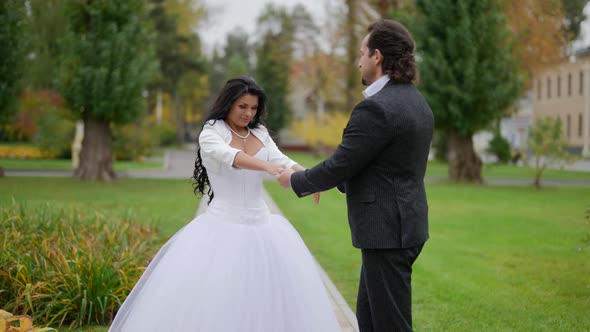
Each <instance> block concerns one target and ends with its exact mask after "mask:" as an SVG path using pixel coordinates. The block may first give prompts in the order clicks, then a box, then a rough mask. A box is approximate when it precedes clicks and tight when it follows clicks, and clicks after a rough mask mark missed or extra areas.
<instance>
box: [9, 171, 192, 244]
mask: <svg viewBox="0 0 590 332" xmlns="http://www.w3.org/2000/svg"><path fill="white" fill-rule="evenodd" d="M0 188H1V190H0V204H8V203H9V202H10V201H11V200H12V199H13V198H14V199H15V200H16V201H17V202H24V203H26V204H27V205H29V206H35V205H40V204H49V205H51V206H54V207H69V206H72V205H73V206H76V207H80V208H85V209H90V210H94V211H98V212H100V213H103V214H107V215H108V214H122V213H134V214H136V215H137V216H138V217H140V219H141V220H144V221H145V222H146V223H153V224H154V223H155V224H157V225H158V226H159V227H160V228H161V229H162V231H163V232H164V234H166V235H172V234H173V233H174V232H176V231H177V230H178V229H180V228H181V227H182V226H184V225H185V224H186V223H188V222H189V221H190V220H192V218H193V217H194V215H195V212H196V210H197V207H198V204H199V199H198V198H197V197H196V196H194V195H193V193H192V185H191V182H190V181H188V180H167V179H120V180H117V181H113V182H109V183H96V182H86V181H81V180H79V179H75V178H36V177H4V178H0Z"/></svg>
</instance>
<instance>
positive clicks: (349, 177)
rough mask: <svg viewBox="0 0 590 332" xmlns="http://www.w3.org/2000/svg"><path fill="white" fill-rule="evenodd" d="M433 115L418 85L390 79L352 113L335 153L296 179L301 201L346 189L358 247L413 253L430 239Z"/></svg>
mask: <svg viewBox="0 0 590 332" xmlns="http://www.w3.org/2000/svg"><path fill="white" fill-rule="evenodd" d="M433 130H434V118H433V115H432V111H431V109H430V107H429V106H428V104H427V103H426V100H425V99H424V97H423V96H422V95H421V94H420V92H419V91H418V90H417V89H416V88H415V87H414V85H412V84H401V83H396V82H394V81H393V80H390V81H389V82H388V83H387V84H386V85H385V87H384V88H383V89H382V90H381V91H379V92H378V93H377V94H375V95H373V96H371V97H369V98H367V99H365V100H363V101H362V102H360V103H359V104H358V105H357V106H356V107H355V108H354V110H353V111H352V114H351V116H350V119H349V121H348V124H347V126H346V128H345V129H344V133H343V136H342V142H341V143H340V145H339V146H338V148H337V149H336V151H335V152H334V154H333V155H332V156H331V157H330V158H328V159H326V160H325V161H323V162H322V163H320V164H318V165H317V166H315V167H313V168H311V169H308V170H306V171H305V172H296V173H294V174H293V175H292V176H291V186H292V187H293V191H295V193H296V194H297V196H299V197H302V196H306V195H309V194H311V193H314V192H319V191H325V190H328V189H330V188H333V187H336V186H338V187H339V188H341V189H343V190H344V191H345V192H346V202H347V205H348V222H349V224H350V229H351V234H352V243H353V245H354V246H355V247H357V248H362V249H371V248H409V247H413V246H416V245H420V244H423V243H424V242H426V240H427V239H428V203H427V201H426V192H425V190H424V174H425V172H426V163H427V161H428V153H429V150H430V143H431V141H432V134H433Z"/></svg>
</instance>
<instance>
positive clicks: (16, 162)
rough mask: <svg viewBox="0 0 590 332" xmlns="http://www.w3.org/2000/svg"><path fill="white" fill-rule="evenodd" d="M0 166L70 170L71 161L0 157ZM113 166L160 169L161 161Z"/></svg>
mask: <svg viewBox="0 0 590 332" xmlns="http://www.w3.org/2000/svg"><path fill="white" fill-rule="evenodd" d="M0 166H1V167H3V168H5V169H33V170H71V169H72V161H71V160H67V159H40V160H29V159H0ZM113 167H114V168H115V170H116V171H127V170H143V169H160V168H162V162H158V161H145V162H136V161H116V162H115V163H114V164H113Z"/></svg>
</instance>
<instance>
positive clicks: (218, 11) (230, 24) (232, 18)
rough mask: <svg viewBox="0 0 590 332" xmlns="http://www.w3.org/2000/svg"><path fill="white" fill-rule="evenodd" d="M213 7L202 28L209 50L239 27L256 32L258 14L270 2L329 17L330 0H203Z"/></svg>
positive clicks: (210, 7)
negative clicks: (301, 8)
mask: <svg viewBox="0 0 590 332" xmlns="http://www.w3.org/2000/svg"><path fill="white" fill-rule="evenodd" d="M203 2H204V4H205V6H206V7H207V9H208V11H209V14H210V15H209V16H210V19H209V23H208V24H207V25H208V26H206V27H202V28H201V29H199V32H200V36H201V39H202V40H203V43H204V44H205V49H206V50H207V51H208V52H209V51H211V49H212V47H213V46H214V45H215V44H219V45H220V44H224V43H225V36H226V35H227V33H228V32H230V31H232V30H233V29H235V28H240V29H245V30H246V31H247V32H249V33H253V32H254V29H255V28H256V18H257V17H258V15H260V13H261V12H262V9H263V8H264V7H265V6H266V4H267V3H274V4H278V5H284V6H286V7H287V8H293V6H295V5H296V4H298V3H300V4H302V5H304V6H305V7H306V8H307V10H308V12H310V13H311V14H312V16H313V18H314V20H315V21H316V23H320V22H321V21H323V20H324V19H325V8H324V7H325V5H326V3H327V0H203Z"/></svg>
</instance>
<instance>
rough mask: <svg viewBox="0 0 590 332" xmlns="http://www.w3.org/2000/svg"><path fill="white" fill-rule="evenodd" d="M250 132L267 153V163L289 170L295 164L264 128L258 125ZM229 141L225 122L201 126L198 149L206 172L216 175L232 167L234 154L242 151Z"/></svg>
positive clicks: (213, 122)
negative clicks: (283, 166)
mask: <svg viewBox="0 0 590 332" xmlns="http://www.w3.org/2000/svg"><path fill="white" fill-rule="evenodd" d="M250 131H251V133H252V134H253V135H254V136H256V138H258V139H259V140H260V142H262V144H263V145H264V147H265V148H266V150H267V151H268V156H269V160H268V161H269V162H271V163H273V164H278V165H285V166H287V167H289V168H291V167H293V165H295V164H297V163H296V162H294V161H293V160H291V159H289V158H288V157H287V156H285V155H284V154H283V153H282V152H281V151H280V150H279V148H278V147H277V145H276V144H275V142H274V141H273V140H272V137H270V134H269V133H268V130H267V129H266V127H265V126H263V125H259V126H258V128H254V129H251V130H250ZM231 140H232V135H231V131H230V130H229V127H228V126H227V124H226V123H225V121H223V120H216V121H215V120H209V121H208V122H207V123H206V124H205V125H204V126H203V130H202V131H201V134H200V135H199V147H200V149H201V158H202V160H203V166H205V168H206V169H207V172H211V173H216V174H218V173H220V171H221V170H222V169H224V168H231V167H233V164H234V159H235V157H236V154H238V152H240V151H242V150H240V149H236V148H233V147H231V146H230V145H229V144H230V143H231Z"/></svg>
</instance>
